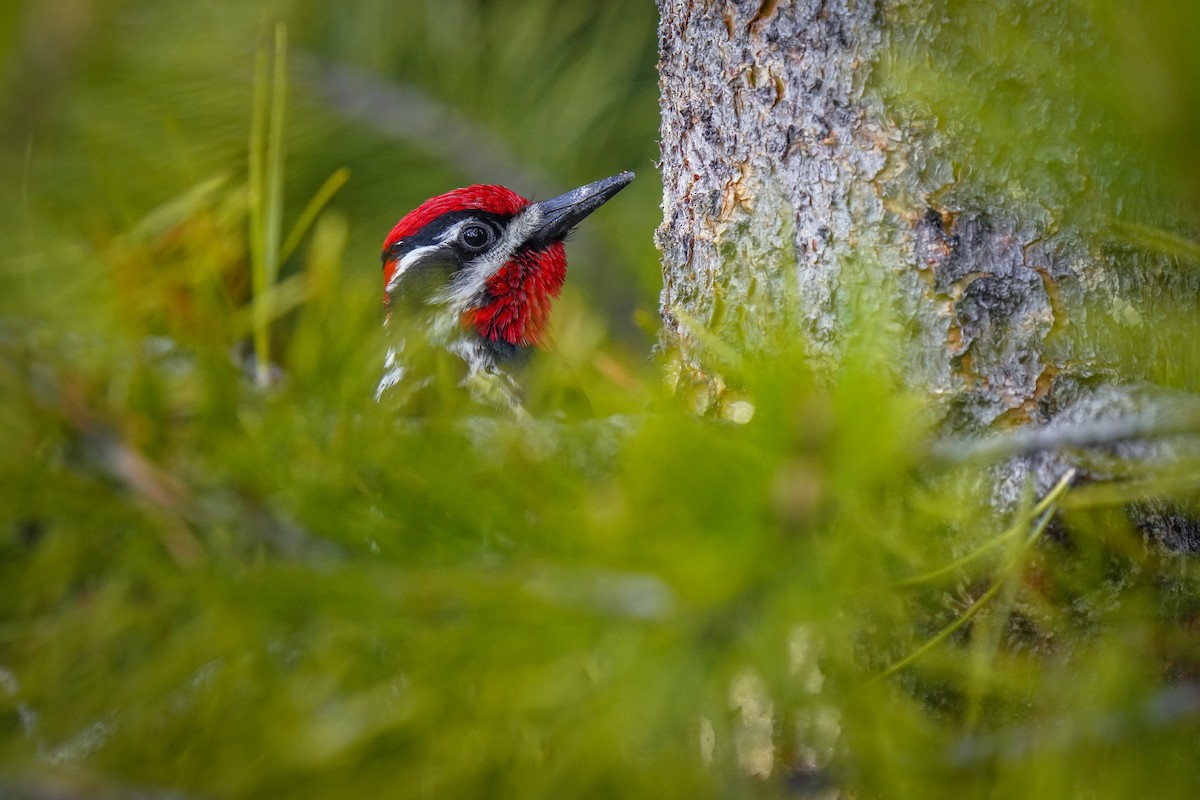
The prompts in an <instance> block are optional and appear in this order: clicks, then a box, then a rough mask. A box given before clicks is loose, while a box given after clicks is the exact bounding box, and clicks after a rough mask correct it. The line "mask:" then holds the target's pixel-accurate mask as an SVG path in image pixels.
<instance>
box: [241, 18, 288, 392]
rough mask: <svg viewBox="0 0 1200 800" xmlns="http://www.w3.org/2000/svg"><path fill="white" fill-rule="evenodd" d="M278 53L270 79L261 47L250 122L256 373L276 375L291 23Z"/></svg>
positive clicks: (278, 32) (279, 39)
mask: <svg viewBox="0 0 1200 800" xmlns="http://www.w3.org/2000/svg"><path fill="white" fill-rule="evenodd" d="M274 55H275V59H274V69H273V71H272V74H271V78H270V80H269V81H268V79H267V54H266V51H265V50H260V51H259V54H258V58H257V60H256V65H255V76H254V118H253V121H252V124H251V127H250V243H251V250H252V255H251V269H252V286H253V289H254V359H255V378H256V380H257V382H258V384H259V385H260V386H265V385H266V384H267V383H268V382H269V380H270V360H271V339H270V326H271V319H272V318H273V314H272V312H271V292H270V287H271V285H272V284H273V283H274V282H275V278H276V276H277V275H278V274H279V263H280V238H281V237H280V233H281V229H282V227H283V142H284V138H283V134H284V125H285V121H286V120H285V114H286V110H287V106H286V97H287V27H286V26H285V25H284V24H283V23H279V24H277V25H276V26H275V53H274Z"/></svg>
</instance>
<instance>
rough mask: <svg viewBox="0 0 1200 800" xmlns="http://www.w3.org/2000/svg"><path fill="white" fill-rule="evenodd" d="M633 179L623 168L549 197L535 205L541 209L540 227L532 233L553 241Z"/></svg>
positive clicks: (630, 173) (536, 237) (543, 240)
mask: <svg viewBox="0 0 1200 800" xmlns="http://www.w3.org/2000/svg"><path fill="white" fill-rule="evenodd" d="M632 180H633V173H632V172H622V173H621V174H620V175H613V176H612V177H611V178H604V179H603V180H598V181H596V182H595V183H589V184H588V185H586V186H580V187H579V188H578V189H572V190H571V191H569V192H567V193H565V194H560V195H559V196H558V197H551V198H550V199H549V200H543V201H542V202H540V203H534V206H536V207H537V208H539V209H541V212H542V227H541V228H540V229H539V230H538V232H537V233H535V234H534V235H533V237H531V238H533V239H535V240H537V241H539V242H553V241H557V240H558V239H562V238H563V237H564V236H566V235H567V234H568V233H570V232H571V229H572V228H574V227H575V226H576V225H578V224H579V223H580V222H581V221H582V220H583V218H584V217H586V216H587V215H588V214H590V213H592V212H593V211H595V210H596V209H597V208H599V207H600V206H602V205H604V204H605V203H606V202H608V200H609V199H610V198H611V197H612V196H613V195H615V194H616V193H617V192H619V191H621V190H622V189H624V188H625V187H626V186H628V185H629V182H630V181H632Z"/></svg>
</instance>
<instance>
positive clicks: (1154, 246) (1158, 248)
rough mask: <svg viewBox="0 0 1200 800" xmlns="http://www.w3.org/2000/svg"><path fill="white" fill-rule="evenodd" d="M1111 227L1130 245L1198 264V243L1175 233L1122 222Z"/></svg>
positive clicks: (1115, 222) (1135, 223)
mask: <svg viewBox="0 0 1200 800" xmlns="http://www.w3.org/2000/svg"><path fill="white" fill-rule="evenodd" d="M1113 227H1114V228H1115V229H1116V232H1117V234H1118V235H1120V236H1121V237H1122V238H1123V239H1125V240H1126V241H1128V242H1130V243H1132V244H1136V245H1139V246H1141V247H1145V248H1147V249H1149V250H1153V251H1155V252H1158V253H1163V254H1165V255H1169V256H1175V257H1176V258H1179V259H1182V260H1183V261H1186V262H1189V263H1191V264H1200V243H1197V242H1193V241H1192V240H1191V239H1188V238H1185V237H1183V236H1180V235H1179V234H1177V233H1172V232H1171V231H1168V230H1164V229H1163V228H1157V227H1155V226H1153V225H1144V224H1142V223H1138V222H1124V221H1122V220H1115V221H1114V222H1113Z"/></svg>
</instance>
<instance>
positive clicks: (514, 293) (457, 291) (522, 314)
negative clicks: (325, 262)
mask: <svg viewBox="0 0 1200 800" xmlns="http://www.w3.org/2000/svg"><path fill="white" fill-rule="evenodd" d="M631 180H633V173H632V172H622V173H621V174H620V175H614V176H613V177H611V178H605V179H604V180H599V181H596V182H595V183H589V184H588V185H586V186H581V187H579V188H578V189H575V190H573V191H570V192H567V193H566V194H562V195H559V196H558V197H554V198H551V199H549V200H543V201H542V202H540V203H532V202H530V201H529V200H526V199H525V198H524V197H521V196H520V195H519V194H517V193H516V192H513V191H511V190H509V189H506V188H504V187H503V186H469V187H467V188H465V189H456V190H454V191H452V192H448V193H446V194H443V195H439V196H437V197H434V198H431V199H429V200H426V201H425V202H424V203H422V204H421V205H420V206H419V207H418V208H416V209H415V210H413V211H412V212H410V213H409V214H408V215H406V216H405V217H404V218H403V219H401V220H400V221H399V222H398V223H396V226H395V227H394V228H392V231H391V233H389V234H388V237H387V239H386V240H385V241H384V243H383V256H382V258H383V284H384V304H385V305H386V306H387V310H388V319H389V322H391V321H393V319H394V318H395V317H398V316H404V317H406V318H408V319H409V320H410V321H413V322H415V323H416V324H417V325H420V326H422V327H423V329H424V330H423V332H424V333H425V334H427V335H431V336H434V337H437V338H439V339H442V340H444V341H443V344H446V345H451V344H452V342H451V340H452V339H457V340H459V341H461V342H465V343H467V344H468V345H470V349H472V350H475V351H477V352H478V353H479V354H482V355H485V356H486V357H487V358H488V359H489V360H490V361H491V362H494V361H495V360H497V359H503V358H504V357H507V356H511V355H513V354H514V353H516V352H517V350H518V349H519V348H521V347H525V346H528V345H536V344H538V343H539V342H540V341H541V340H542V336H543V334H544V333H545V330H546V324H547V321H548V319H549V315H550V303H551V301H552V300H553V299H554V298H556V297H558V294H559V292H560V291H561V290H562V285H563V280H564V278H565V277H566V271H567V260H566V255H565V251H564V248H563V240H564V239H565V238H566V236H567V234H568V233H570V232H571V230H572V229H573V228H574V227H575V226H576V225H577V224H579V222H580V221H581V220H582V219H583V218H584V217H586V216H587V215H588V214H590V213H592V212H593V211H595V210H596V209H597V208H599V207H600V206H601V205H603V204H604V203H605V201H607V200H608V199H609V198H611V197H612V196H613V195H615V194H616V193H617V192H619V191H620V190H621V189H623V188H624V187H625V186H626V185H627V184H628V183H629V182H630V181H631ZM459 349H462V348H459ZM460 354H462V355H463V356H464V357H467V354H466V353H460ZM467 360H468V362H470V361H471V359H470V358H468V359H467ZM484 366H490V364H487V365H484ZM479 367H480V365H479V364H475V363H472V364H471V368H472V371H475V370H477V369H478V368H479Z"/></svg>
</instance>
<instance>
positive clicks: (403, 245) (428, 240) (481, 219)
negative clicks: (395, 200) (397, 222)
mask: <svg viewBox="0 0 1200 800" xmlns="http://www.w3.org/2000/svg"><path fill="white" fill-rule="evenodd" d="M511 219H512V216H511V215H506V214H493V213H492V212H490V211H477V210H464V211H450V212H448V213H446V214H443V215H442V216H440V217H438V218H437V219H435V220H433V221H432V222H430V223H429V224H428V225H426V226H425V227H424V228H422V229H421V230H419V231H417V232H416V233H413V234H410V235H409V236H406V237H404V238H403V239H401V240H400V241H398V242H396V243H395V244H394V245H392V247H391V248H390V249H389V250H388V251H387V253H386V254H385V257H384V258H385V260H387V259H392V258H403V256H404V254H405V253H409V252H411V251H413V250H416V249H417V248H418V247H428V246H429V245H437V244H441V243H442V242H443V241H444V242H445V243H447V244H449V245H452V246H454V245H457V246H459V247H461V248H462V249H463V250H465V251H467V252H468V253H475V252H478V251H475V250H471V249H470V248H466V247H462V245H461V236H462V233H463V231H462V229H460V230H458V231H456V232H455V234H454V235H453V236H451V237H450V238H449V239H445V236H446V233H447V232H448V231H449V230H450V229H452V228H454V227H455V226H457V225H459V224H460V223H462V222H464V221H466V220H470V221H471V222H474V223H478V224H480V225H483V226H484V227H486V228H488V229H489V230H490V231H491V234H492V238H491V241H490V242H489V243H488V244H491V243H493V242H495V240H496V239H498V238H500V235H501V233H502V232H503V231H504V228H505V226H506V225H508V223H509V221H510V220H511ZM465 227H466V226H464V228H465Z"/></svg>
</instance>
